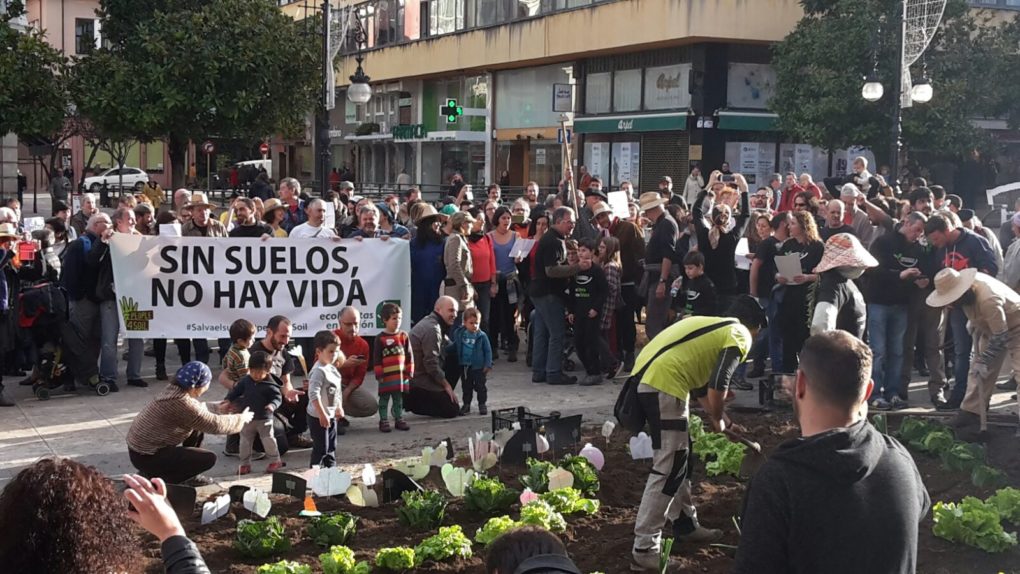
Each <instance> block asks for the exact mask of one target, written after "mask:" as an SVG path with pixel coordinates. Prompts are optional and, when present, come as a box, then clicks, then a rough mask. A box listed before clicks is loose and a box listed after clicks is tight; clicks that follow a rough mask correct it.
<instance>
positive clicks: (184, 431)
mask: <svg viewBox="0 0 1020 574" xmlns="http://www.w3.org/2000/svg"><path fill="white" fill-rule="evenodd" d="M242 427H244V422H243V421H242V420H241V415H239V414H236V415H217V414H213V413H211V412H209V409H208V408H206V406H205V403H203V402H200V401H198V400H196V399H194V398H192V397H191V396H190V395H188V394H187V393H186V392H185V391H184V389H182V388H180V387H178V386H177V385H175V384H173V383H171V384H170V385H168V386H167V388H166V390H164V391H163V392H162V393H161V394H160V395H159V396H158V397H156V398H155V400H153V401H152V402H151V403H149V404H148V405H146V406H145V408H144V409H142V412H140V413H138V416H137V417H135V420H134V421H132V423H131V428H130V429H128V434H127V445H128V448H129V449H131V450H133V451H135V452H137V453H140V454H155V453H156V451H158V450H159V449H161V448H166V447H169V446H178V445H180V444H181V443H182V442H184V439H186V438H188V436H190V435H191V433H192V432H194V431H199V432H202V433H207V434H233V433H238V432H241V428H242Z"/></svg>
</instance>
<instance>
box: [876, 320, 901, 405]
mask: <svg viewBox="0 0 1020 574" xmlns="http://www.w3.org/2000/svg"><path fill="white" fill-rule="evenodd" d="M907 319H908V309H907V306H906V305H876V304H869V305H868V338H869V342H870V343H871V352H872V353H873V355H874V357H873V361H872V363H871V379H872V380H873V381H874V382H875V391H874V392H873V393H872V394H871V396H872V397H873V398H877V397H878V396H879V394H878V391H879V390H883V389H884V391H883V393H882V395H881V396H882V397H883V398H885V400H891V399H892V398H893V397H895V396H897V395H898V394H899V392H900V369H902V368H903V334H904V333H906V331H907Z"/></svg>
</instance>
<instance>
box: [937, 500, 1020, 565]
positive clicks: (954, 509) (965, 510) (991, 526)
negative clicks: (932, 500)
mask: <svg viewBox="0 0 1020 574" xmlns="http://www.w3.org/2000/svg"><path fill="white" fill-rule="evenodd" d="M932 519H933V520H934V522H935V527H934V528H933V529H932V530H933V532H934V533H935V536H939V537H941V538H945V539H946V540H950V541H952V542H961V543H963V544H967V545H969V546H974V547H975V548H980V549H981V550H984V551H985V552H1002V551H1004V550H1006V549H1008V548H1010V547H1012V546H1016V544H1017V538H1016V533H1015V532H1011V533H1007V532H1005V531H1004V530H1003V529H1002V524H1001V523H1000V522H999V513H998V511H997V510H996V508H995V506H993V505H991V504H987V503H985V502H982V501H981V500H979V499H977V498H974V497H973V496H968V497H966V498H964V499H963V501H962V502H960V503H959V504H955V503H952V502H938V503H936V504H935V508H934V509H933V510H932Z"/></svg>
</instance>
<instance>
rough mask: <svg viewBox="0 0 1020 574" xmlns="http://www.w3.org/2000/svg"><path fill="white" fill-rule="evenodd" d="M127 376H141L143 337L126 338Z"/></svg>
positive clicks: (134, 377) (133, 377) (143, 350)
mask: <svg viewBox="0 0 1020 574" xmlns="http://www.w3.org/2000/svg"><path fill="white" fill-rule="evenodd" d="M127 346H128V359H127V378H128V380H129V381H130V380H135V379H141V378H142V357H143V356H145V339H128V340H127Z"/></svg>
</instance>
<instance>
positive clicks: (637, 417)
mask: <svg viewBox="0 0 1020 574" xmlns="http://www.w3.org/2000/svg"><path fill="white" fill-rule="evenodd" d="M732 324H734V320H733V319H729V320H726V321H722V322H719V323H715V324H712V325H706V326H704V327H702V328H700V329H697V330H696V331H692V332H690V333H688V334H687V335H685V336H683V337H681V338H680V339H678V340H676V341H673V342H672V343H669V344H668V345H665V346H663V347H662V348H661V349H659V350H658V351H657V352H656V353H655V356H653V357H652V358H651V360H649V361H648V362H647V363H645V365H644V366H643V367H641V370H640V371H638V372H637V373H634V374H633V375H631V376H630V377H627V381H626V382H625V383H623V388H622V389H620V394H619V395H618V396H617V397H616V404H615V405H614V406H613V415H615V416H616V420H618V421H619V422H620V426H622V427H623V428H625V429H627V430H628V431H630V432H631V433H633V434H637V433H639V432H641V430H642V429H644V428H645V423H646V422H647V421H648V415H647V414H646V411H645V409H644V407H643V406H642V405H641V397H639V396H638V390H637V389H638V385H640V384H641V377H643V376H644V374H645V371H646V370H648V367H649V366H651V364H652V363H654V362H655V360H656V359H658V358H659V357H660V356H661V355H662V354H663V353H665V352H666V351H668V350H670V349H672V348H673V347H676V346H677V345H682V344H683V343H686V342H687V341H691V340H693V339H697V338H698V337H700V336H702V335H706V334H708V333H711V332H712V331H715V330H716V329H720V328H722V327H725V326H727V325H732Z"/></svg>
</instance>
